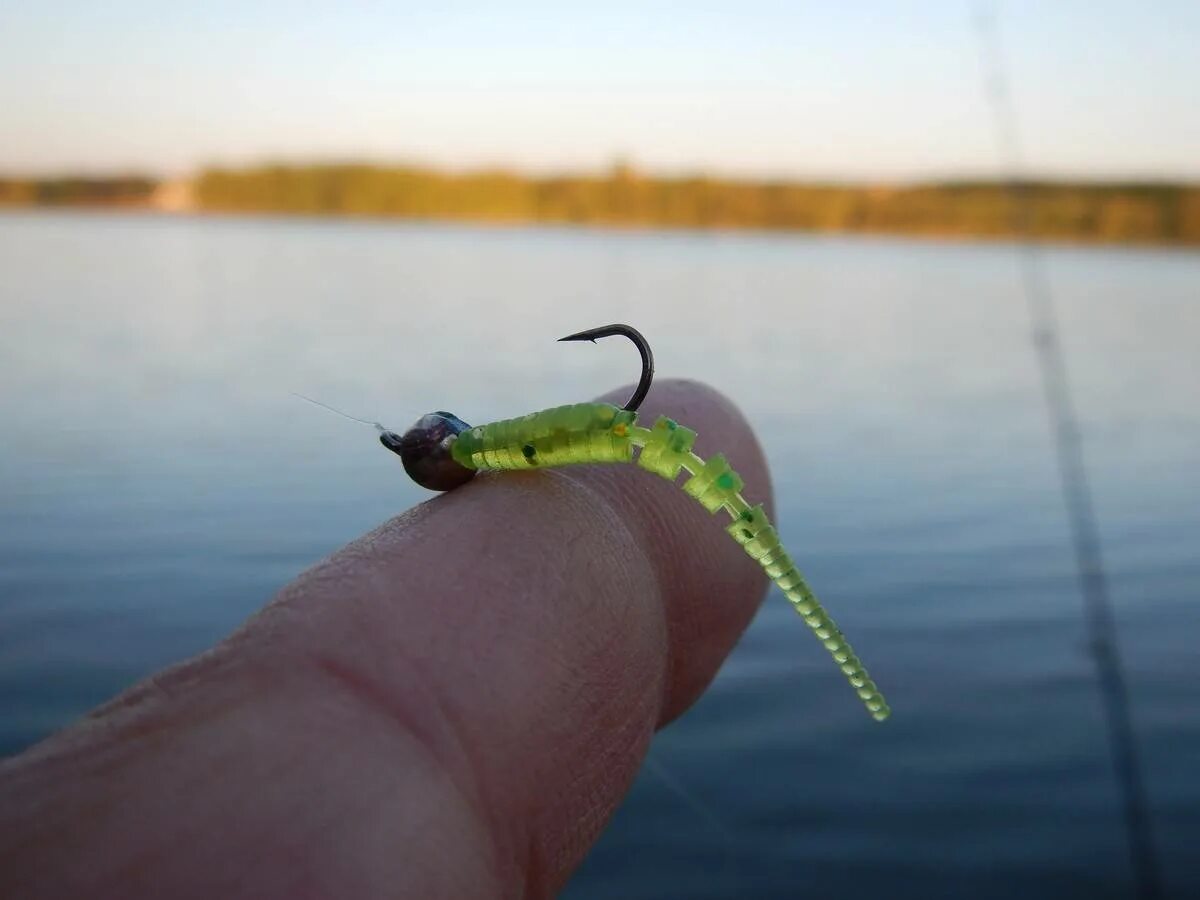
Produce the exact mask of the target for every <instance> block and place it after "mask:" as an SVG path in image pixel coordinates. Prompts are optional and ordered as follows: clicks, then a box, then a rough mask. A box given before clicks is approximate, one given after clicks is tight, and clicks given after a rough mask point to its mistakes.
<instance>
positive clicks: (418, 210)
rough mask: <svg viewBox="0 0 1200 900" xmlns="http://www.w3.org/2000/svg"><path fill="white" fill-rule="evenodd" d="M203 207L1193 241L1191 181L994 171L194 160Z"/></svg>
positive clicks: (1197, 230)
mask: <svg viewBox="0 0 1200 900" xmlns="http://www.w3.org/2000/svg"><path fill="white" fill-rule="evenodd" d="M194 193H195V198H196V202H197V203H198V205H199V206H200V207H201V208H203V209H209V210H224V211H262V212H274V213H297V214H309V215H365V216H401V217H406V218H417V219H422V218H429V219H470V220H483V221H499V222H549V223H580V224H601V225H639V226H650V227H662V228H762V229H788V230H805V231H865V232H896V233H906V234H930V235H964V236H1005V235H1012V234H1014V233H1015V232H1016V231H1017V230H1018V229H1020V228H1022V227H1024V226H1023V224H1022V222H1021V219H1020V216H1021V215H1023V214H1024V215H1027V216H1028V226H1029V228H1031V229H1032V231H1033V232H1034V233H1035V234H1037V235H1039V236H1043V237H1049V238H1068V239H1081V240H1097V241H1114V242H1119V241H1146V242H1170V243H1194V244H1200V185H1190V186H1184V185H1158V184H1086V183H1040V182H1038V183H1029V184H1023V185H1020V186H1018V189H1017V190H1014V189H1012V188H1011V187H1009V186H1007V185H1004V184H997V183H954V184H930V185H916V186H893V187H862V186H844V185H814V184H802V183H796V182H788V181H742V180H731V179H718V178H710V177H704V176H692V177H675V178H668V177H651V176H646V175H642V174H639V173H638V172H636V171H634V170H633V169H631V168H629V167H628V166H616V167H614V168H613V169H612V170H611V171H610V172H609V173H607V174H606V175H601V176H590V177H589V176H560V177H544V178H530V177H522V176H520V175H516V174H513V173H511V172H505V171H482V172H468V173H462V174H452V173H447V172H440V171H436V170H432V169H424V168H415V167H378V166H367V165H325V166H299V167H296V166H264V167H261V168H254V169H243V170H238V171H228V170H221V169H212V170H208V171H206V172H203V173H202V174H201V175H200V176H199V178H198V179H197V180H196V182H195V184H194Z"/></svg>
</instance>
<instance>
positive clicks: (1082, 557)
mask: <svg viewBox="0 0 1200 900" xmlns="http://www.w3.org/2000/svg"><path fill="white" fill-rule="evenodd" d="M974 13H975V14H974V17H973V18H974V23H975V29H976V32H977V34H978V38H979V47H980V55H981V60H982V66H983V82H984V85H983V86H984V92H985V94H986V97H987V101H988V106H989V108H990V109H991V112H992V121H993V125H994V127H995V138H996V145H997V151H998V153H999V156H1000V158H1001V160H1002V161H1003V162H1004V164H1005V166H1006V168H1007V170H1008V177H1007V183H1008V190H1009V193H1010V196H1011V197H1012V200H1013V213H1012V215H1013V221H1012V224H1013V230H1014V232H1015V233H1016V235H1017V240H1018V242H1019V248H1020V262H1021V283H1022V290H1023V292H1024V294H1025V299H1026V303H1027V306H1028V308H1029V317H1030V324H1031V326H1032V332H1031V337H1032V340H1033V347H1034V353H1035V355H1036V357H1037V362H1038V371H1039V374H1040V375H1041V382H1042V392H1043V395H1044V397H1045V402H1046V411H1047V413H1048V414H1049V417H1050V426H1051V430H1052V432H1053V436H1054V448H1055V453H1056V456H1057V459H1058V475H1059V480H1060V482H1061V486H1062V495H1063V504H1064V506H1065V507H1066V513H1067V519H1068V521H1069V523H1070V528H1071V541H1072V545H1073V547H1074V553H1075V566H1076V570H1077V574H1078V580H1079V590H1080V593H1081V594H1082V595H1083V605H1084V616H1085V618H1086V620H1087V626H1088V636H1089V642H1088V643H1089V648H1090V650H1091V654H1092V658H1093V660H1094V661H1095V664H1096V675H1097V680H1098V683H1099V688H1100V697H1101V700H1102V703H1103V706H1104V720H1105V723H1106V726H1107V732H1108V743H1109V749H1110V753H1111V755H1112V762H1113V769H1114V773H1115V775H1116V779H1117V783H1118V785H1119V786H1120V789H1121V796H1122V812H1123V815H1124V822H1125V836H1126V841H1127V843H1128V849H1129V861H1130V865H1131V866H1132V869H1133V875H1134V880H1135V882H1136V884H1137V890H1138V896H1139V897H1141V898H1142V900H1160V898H1162V897H1163V896H1164V892H1163V886H1162V884H1163V883H1162V876H1161V874H1160V869H1159V863H1158V856H1157V853H1156V852H1155V846H1154V836H1153V833H1152V829H1151V820H1150V812H1149V803H1148V801H1147V797H1146V788H1145V781H1144V779H1143V777H1142V770H1141V764H1140V761H1139V758H1138V752H1137V738H1136V734H1135V732H1134V727H1133V716H1132V714H1131V712H1130V708H1129V689H1128V687H1127V679H1126V677H1125V669H1124V666H1123V664H1122V662H1121V654H1120V651H1119V649H1118V645H1117V629H1116V619H1115V617H1114V616H1113V609H1112V599H1111V596H1110V593H1109V588H1108V576H1107V575H1106V574H1105V570H1104V559H1103V554H1102V552H1101V544H1100V529H1099V527H1098V526H1097V524H1096V509H1095V505H1094V504H1093V502H1092V489H1091V483H1090V481H1089V479H1088V472H1087V465H1086V463H1085V460H1084V454H1083V438H1082V433H1081V431H1080V428H1079V417H1078V414H1077V413H1076V410H1075V402H1074V398H1073V397H1072V394H1071V383H1070V380H1069V379H1068V377H1067V366H1066V361H1065V360H1064V358H1063V352H1062V342H1061V340H1060V339H1059V327H1058V316H1057V314H1056V312H1055V306H1054V295H1053V293H1052V291H1051V289H1050V281H1049V279H1048V278H1047V276H1046V270H1045V264H1044V261H1043V258H1042V253H1041V251H1040V248H1039V245H1038V241H1037V235H1036V234H1035V232H1034V228H1033V210H1032V197H1031V196H1030V183H1029V179H1028V178H1027V177H1025V175H1024V171H1025V170H1024V164H1023V160H1024V157H1023V154H1022V152H1021V140H1020V129H1019V127H1018V118H1017V113H1016V107H1015V105H1014V102H1013V99H1012V94H1011V91H1010V90H1009V80H1008V72H1007V67H1006V65H1005V58H1004V52H1003V46H1002V43H1001V38H1000V25H999V21H998V19H997V15H996V12H995V10H994V9H993V8H992V5H991V4H990V3H987V2H985V0H980V2H978V3H977V4H976V6H975V10H974Z"/></svg>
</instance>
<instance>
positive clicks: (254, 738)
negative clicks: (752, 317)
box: [0, 381, 770, 898]
mask: <svg viewBox="0 0 1200 900" xmlns="http://www.w3.org/2000/svg"><path fill="white" fill-rule="evenodd" d="M627 393H628V390H627V389H626V390H620V391H616V392H614V393H613V394H612V396H611V398H605V399H614V398H616V399H615V402H617V403H620V402H622V399H620V398H623V397H624V396H625V395H626V394H627ZM643 410H644V412H643V414H642V415H643V418H648V419H650V420H653V418H654V417H655V416H656V415H657V414H659V413H660V412H661V413H668V414H670V415H671V416H672V417H676V418H679V419H680V420H681V421H684V422H686V423H687V424H688V425H689V426H690V427H693V428H695V429H696V431H697V432H698V433H699V438H698V439H697V450H698V451H700V452H701V453H702V454H708V453H711V452H713V451H715V450H718V449H719V450H721V451H722V452H724V453H725V454H726V455H727V456H728V457H729V459H730V462H731V463H732V464H733V467H734V468H735V469H736V470H737V471H739V472H741V473H742V474H743V475H744V476H745V478H746V483H747V485H749V487H750V490H751V492H752V493H753V494H754V495H755V499H759V498H761V499H762V500H764V501H766V502H768V504H769V501H770V498H769V491H770V485H769V481H768V475H767V471H766V463H765V461H764V459H763V456H762V452H761V450H760V449H759V447H758V444H757V443H756V441H755V439H754V436H753V434H752V433H751V431H750V429H749V426H748V425H747V424H746V422H745V420H744V419H742V417H741V416H740V414H739V413H738V412H737V410H736V409H734V408H733V407H732V406H731V405H730V404H729V402H728V401H726V400H725V399H724V398H722V397H721V396H720V395H718V394H716V393H715V392H713V391H711V390H710V389H707V388H705V387H702V386H700V385H697V384H694V383H689V382H679V381H661V382H659V383H657V384H656V385H655V387H654V389H653V390H652V391H651V393H650V396H649V397H648V399H647V400H646V402H645V404H644V406H643ZM398 477H399V476H398ZM765 585H766V579H765V577H764V575H763V573H762V570H761V568H760V567H759V566H758V565H757V564H756V563H755V562H754V561H753V560H751V559H750V558H749V557H747V556H746V555H745V554H744V553H743V552H742V550H741V548H739V547H738V545H737V544H736V543H734V542H733V541H731V540H730V539H729V537H728V535H726V534H725V532H724V529H723V528H722V527H721V526H720V523H718V522H717V521H715V520H714V518H713V517H712V516H710V515H709V514H708V513H706V512H705V511H704V510H703V509H702V508H700V507H699V506H697V505H696V504H695V503H694V502H693V501H691V500H690V499H689V498H687V497H686V496H685V495H684V494H683V493H682V492H681V491H679V490H678V489H677V488H676V487H673V486H672V485H670V484H667V483H666V482H664V481H663V480H662V479H661V478H659V477H658V476H656V475H653V474H651V473H649V472H644V471H642V470H640V469H638V468H636V467H634V466H580V467H572V468H566V469H559V470H549V471H544V472H530V473H524V472H520V473H518V472H511V473H499V474H485V475H481V476H480V477H478V478H476V479H474V481H472V482H471V483H470V484H468V485H466V486H464V487H462V488H460V489H458V490H456V491H453V492H451V493H449V494H446V495H444V496H441V497H438V498H435V499H434V500H433V501H432V502H429V503H425V504H422V505H420V506H418V507H416V508H415V509H412V510H410V511H408V512H407V513H404V514H403V515H401V516H399V517H397V518H396V519H393V520H392V521H390V522H388V523H386V524H385V525H383V526H381V527H380V528H378V529H377V530H375V531H374V532H372V533H370V534H368V535H366V536H365V537H363V538H360V539H359V540H357V541H355V542H354V543H352V544H350V545H349V546H347V547H346V548H344V549H342V550H341V551H339V552H338V553H336V554H334V555H333V556H332V557H330V558H329V559H327V560H325V561H324V562H322V563H320V564H319V565H317V566H316V567H314V568H313V569H311V570H309V571H308V572H306V573H304V574H303V575H301V576H300V577H299V578H298V579H297V580H296V581H294V582H293V583H291V584H290V585H288V586H287V587H285V588H284V589H283V591H281V592H280V594H279V596H278V597H277V598H276V599H275V600H274V601H273V602H272V603H271V604H270V605H269V606H267V607H266V608H265V609H264V610H263V611H262V612H260V613H259V614H258V615H256V616H255V617H254V618H252V619H251V620H250V621H249V622H248V623H247V624H246V625H245V626H243V627H242V629H240V630H239V631H238V632H237V633H235V634H234V635H233V636H231V637H230V638H229V639H227V640H226V641H224V642H223V643H221V644H220V645H218V646H217V647H216V648H214V649H213V650H211V651H209V652H207V653H205V654H203V655H201V656H199V657H197V658H195V659H193V660H190V661H188V662H185V663H183V664H182V665H179V666H177V667H175V668H172V669H169V670H167V671H165V672H162V673H159V674H158V675H155V676H153V677H151V678H150V679H148V680H146V681H144V682H142V683H141V684H139V685H137V686H136V687H134V688H132V689H131V690H130V691H128V692H127V693H126V694H124V695H122V696H121V697H118V698H117V699H116V700H114V701H112V702H111V703H109V704H108V705H107V706H104V707H102V708H101V709H99V710H96V711H94V712H93V713H91V714H90V715H89V716H88V717H86V718H85V719H83V720H82V721H80V722H78V723H76V724H75V725H73V726H71V727H70V728H68V729H67V730H65V731H64V732H62V733H60V734H58V735H55V736H54V737H52V738H50V739H49V740H47V741H45V742H43V743H42V744H40V745H38V746H36V747H34V748H32V749H30V750H29V751H27V752H26V753H24V754H23V755H21V756H18V757H16V758H14V759H11V760H8V761H6V762H4V763H3V764H2V765H0V895H3V896H5V897H12V898H16V897H30V898H32V897H68V896H87V897H89V898H100V897H121V898H136V897H149V896H154V897H176V898H187V897H217V896H219V897H226V898H232V897H254V898H264V897H288V898H293V897H313V898H325V897H329V898H343V897H364V898H370V897H399V896H404V897H409V896H411V897H421V898H432V897H455V898H467V897H500V896H504V897H541V896H547V895H552V894H553V893H555V892H556V891H557V890H558V889H559V888H561V886H562V885H563V884H564V883H565V881H566V880H567V878H568V877H569V875H570V874H571V872H572V871H573V870H574V868H575V867H576V866H577V865H578V864H579V862H580V860H581V859H582V858H583V856H584V855H585V854H586V853H587V851H588V849H589V848H590V846H591V845H592V843H593V842H594V841H595V840H596V838H597V836H598V835H599V833H600V831H601V829H602V828H603V826H604V824H605V823H606V822H607V820H608V818H609V816H610V815H611V814H612V812H613V811H614V809H615V808H616V807H617V805H618V804H619V803H620V801H621V798H622V796H623V795H624V794H625V792H626V791H627V790H628V788H629V786H630V785H631V783H632V781H633V779H634V776H635V774H636V773H637V770H638V767H639V765H640V764H641V761H642V758H643V757H644V755H645V753H646V750H647V747H648V745H649V742H650V738H651V736H652V734H653V732H654V730H655V729H656V728H659V727H661V726H663V725H664V724H666V723H667V722H670V721H671V720H672V719H674V718H675V717H676V716H678V715H679V714H680V713H682V712H683V711H684V710H685V709H687V707H688V706H689V705H691V704H692V703H693V702H694V701H695V700H696V698H697V697H698V696H699V695H700V694H701V692H702V691H703V690H704V688H705V687H706V686H707V685H708V684H709V682H710V681H711V680H712V678H713V676H714V675H715V674H716V671H717V668H718V667H719V666H720V664H721V662H722V661H723V660H724V658H725V656H726V655H727V654H728V653H729V651H730V649H731V648H732V647H733V645H734V643H735V642H736V641H737V638H738V636H739V635H740V634H741V632H742V630H743V629H744V628H745V626H746V625H747V623H748V622H749V620H750V618H751V617H752V615H753V614H754V611H755V609H756V607H757V605H758V602H759V600H760V599H761V597H762V596H763V592H764V587H765Z"/></svg>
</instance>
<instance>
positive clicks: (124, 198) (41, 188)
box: [0, 175, 157, 206]
mask: <svg viewBox="0 0 1200 900" xmlns="http://www.w3.org/2000/svg"><path fill="white" fill-rule="evenodd" d="M156 186H157V182H156V181H155V180H154V179H152V178H144V177H141V176H137V175H132V176H121V177H117V178H76V177H65V178H0V205H8V206H56V205H63V206H86V205H91V204H97V205H106V206H107V205H114V204H142V203H146V202H148V201H149V199H150V196H151V194H153V193H154V189H155V187H156Z"/></svg>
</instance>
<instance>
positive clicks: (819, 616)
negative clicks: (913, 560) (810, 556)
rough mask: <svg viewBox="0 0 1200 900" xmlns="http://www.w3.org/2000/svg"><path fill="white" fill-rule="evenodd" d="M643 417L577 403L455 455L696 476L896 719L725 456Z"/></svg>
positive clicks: (692, 487)
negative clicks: (698, 448) (629, 465)
mask: <svg viewBox="0 0 1200 900" xmlns="http://www.w3.org/2000/svg"><path fill="white" fill-rule="evenodd" d="M636 420H637V414H636V413H634V412H630V411H628V410H623V409H618V408H617V407H615V406H611V405H610V404H607V403H578V404H574V405H572V406H560V407H557V408H555V409H548V410H543V411H542V412H537V413H531V414H529V415H528V416H525V417H523V418H520V419H506V420H504V421H501V422H494V423H492V424H490V425H480V426H477V427H475V428H471V429H470V430H468V431H464V432H463V433H462V434H460V435H458V438H457V440H456V442H455V444H454V446H453V448H452V450H451V452H452V454H453V457H454V459H455V460H456V461H458V462H459V463H460V464H462V465H464V466H467V467H469V468H473V469H537V468H552V467H557V466H564V465H572V464H579V463H602V462H613V463H616V462H632V461H633V459H634V448H640V452H639V453H638V454H637V464H638V465H639V466H641V467H642V468H643V469H647V470H648V471H651V472H654V473H655V474H656V475H659V476H661V477H663V478H665V479H667V480H668V481H671V482H674V481H675V480H676V479H677V478H678V477H679V473H680V471H686V472H687V473H688V475H689V476H690V477H689V478H688V480H687V481H685V482H684V483H683V485H682V487H683V490H684V492H685V493H686V494H688V496H690V497H692V498H694V499H695V500H696V501H697V502H698V503H700V505H701V506H703V507H704V508H705V509H707V510H708V511H709V512H710V513H716V512H717V511H718V510H721V509H723V510H725V511H726V512H727V513H729V516H730V518H731V519H732V522H731V524H730V525H729V526H728V528H726V531H728V532H729V535H730V536H731V537H732V538H733V539H734V540H735V541H737V542H738V543H739V544H740V545H741V547H742V549H743V550H745V551H746V553H747V555H749V556H750V558H751V559H753V560H755V561H756V562H758V564H759V565H761V566H762V567H763V570H764V571H765V572H766V573H767V575H768V576H769V577H770V579H771V580H772V581H773V582H774V583H775V584H776V585H778V586H779V589H780V590H781V591H783V593H784V596H786V597H787V598H788V600H789V601H791V603H792V606H794V607H795V609H796V612H797V613H799V614H800V616H801V618H803V619H804V621H805V623H806V624H807V625H808V627H809V628H811V629H812V631H813V633H814V634H815V635H816V636H817V639H818V640H819V641H821V643H822V644H824V646H825V649H826V650H828V651H829V653H830V655H831V656H832V657H833V659H834V661H835V662H836V663H837V664H838V667H839V668H840V669H841V670H842V672H843V674H845V676H846V678H847V679H848V680H849V681H850V684H851V685H852V686H853V687H854V689H855V691H856V692H857V693H858V696H859V698H860V699H861V700H862V702H863V704H864V705H865V706H866V707H867V710H868V711H869V712H870V713H871V715H872V717H874V718H875V719H876V720H877V721H880V722H882V721H883V720H884V719H886V718H887V717H888V716H889V715H890V714H891V710H890V709H889V708H888V705H887V701H886V700H884V698H883V695H882V694H881V693H880V692H879V689H878V688H877V687H876V686H875V682H873V681H872V680H871V677H870V676H869V675H868V674H867V670H866V668H864V666H863V664H862V662H861V661H860V660H859V658H858V656H856V655H855V653H854V650H853V648H851V646H850V643H849V642H848V641H847V640H846V638H845V636H844V635H843V634H842V632H841V631H840V630H839V629H838V627H837V625H836V624H835V623H834V621H833V619H831V618H830V617H829V614H828V613H827V612H826V611H825V609H824V608H823V607H822V606H821V604H820V602H819V601H818V600H817V598H816V597H814V596H813V594H812V591H811V590H809V587H808V585H807V584H805V582H804V579H803V578H802V577H801V575H800V573H799V572H798V571H797V569H796V565H795V563H793V562H792V558H791V557H790V556H788V554H787V551H786V550H784V549H783V547H782V545H781V544H780V542H779V535H778V534H777V533H776V531H775V529H774V527H773V526H772V525H771V523H770V522H769V521H768V520H767V516H766V513H764V512H763V508H762V506H754V507H751V506H750V505H749V504H748V503H747V502H746V501H745V499H744V498H743V497H742V495H741V493H740V492H741V489H742V486H743V483H742V479H741V476H739V475H738V474H737V473H736V472H734V471H733V469H731V468H730V466H729V463H728V462H727V461H726V459H725V457H724V456H723V455H721V454H720V453H718V454H715V455H714V456H712V457H710V458H709V459H708V460H704V459H701V458H700V457H699V456H697V455H696V454H695V453H694V452H692V445H693V444H694V443H695V440H696V432H694V431H692V430H691V429H690V428H685V427H683V426H682V425H679V424H678V423H677V422H675V421H674V420H672V419H669V418H667V417H665V416H662V417H660V418H659V419H658V421H656V422H655V423H654V426H653V427H652V428H644V427H642V426H640V425H638V424H636Z"/></svg>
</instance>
